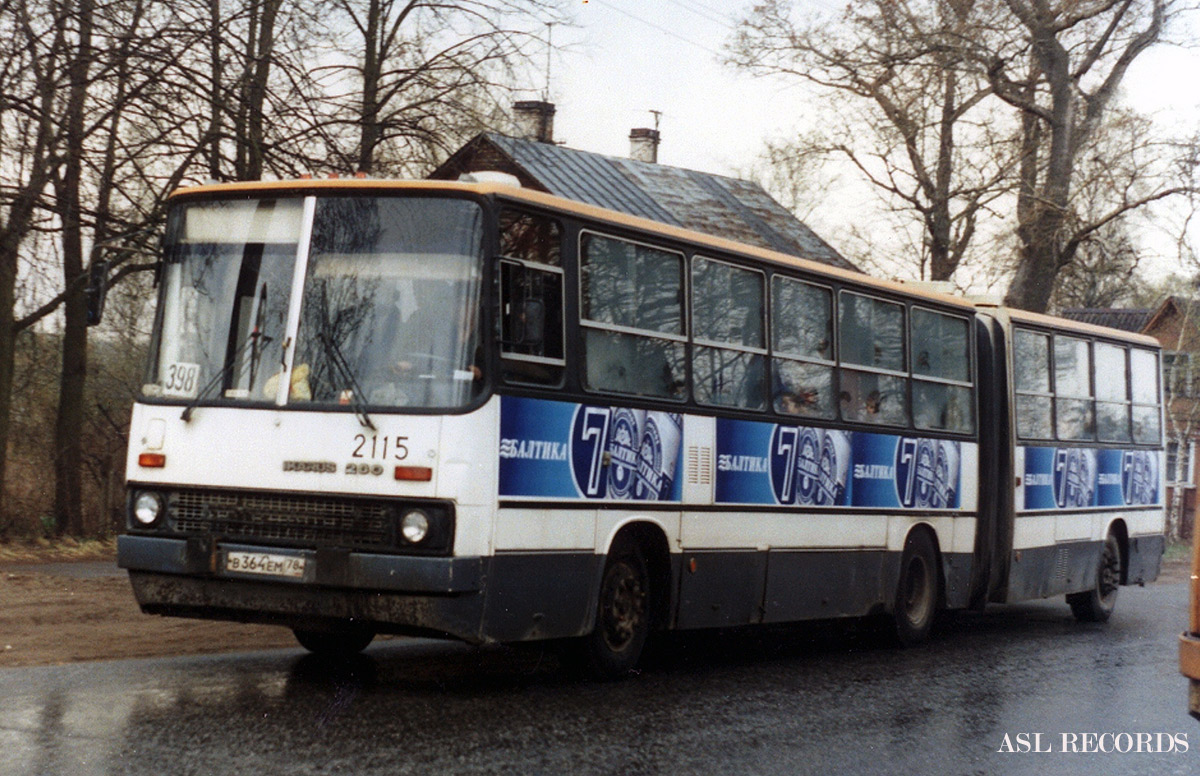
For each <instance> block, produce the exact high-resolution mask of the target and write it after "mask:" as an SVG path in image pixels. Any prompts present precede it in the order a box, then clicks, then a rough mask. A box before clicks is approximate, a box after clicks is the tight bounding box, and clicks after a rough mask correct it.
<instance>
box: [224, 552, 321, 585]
mask: <svg viewBox="0 0 1200 776" xmlns="http://www.w3.org/2000/svg"><path fill="white" fill-rule="evenodd" d="M305 560H306V559H305V558H304V557H302V556H299V555H276V554H275V553H270V552H241V551H230V552H227V553H225V570H226V571H233V572H236V573H238V574H262V575H263V576H268V577H290V578H292V579H299V578H300V577H303V576H304V566H305Z"/></svg>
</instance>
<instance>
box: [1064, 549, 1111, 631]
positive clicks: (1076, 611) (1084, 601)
mask: <svg viewBox="0 0 1200 776" xmlns="http://www.w3.org/2000/svg"><path fill="white" fill-rule="evenodd" d="M1120 585H1121V545H1120V544H1119V543H1118V542H1117V537H1115V536H1113V535H1112V534H1109V535H1108V537H1107V538H1105V540H1104V549H1103V550H1101V551H1100V568H1099V569H1097V571H1096V584H1094V585H1092V589H1091V590H1085V591H1083V592H1082V593H1071V594H1069V595H1068V596H1067V603H1068V604H1070V605H1071V614H1073V615H1075V619H1076V620H1079V621H1080V622H1107V621H1108V618H1109V617H1111V616H1112V613H1113V609H1115V608H1116V606H1117V592H1118V591H1119V590H1120Z"/></svg>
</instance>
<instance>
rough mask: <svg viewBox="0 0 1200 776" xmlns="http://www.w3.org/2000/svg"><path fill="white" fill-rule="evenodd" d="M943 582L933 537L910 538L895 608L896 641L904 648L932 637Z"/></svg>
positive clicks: (918, 535) (893, 609)
mask: <svg viewBox="0 0 1200 776" xmlns="http://www.w3.org/2000/svg"><path fill="white" fill-rule="evenodd" d="M939 580H940V576H939V575H938V570H937V552H936V551H935V550H934V547H933V542H932V541H931V540H930V538H929V535H928V534H926V533H925V532H923V531H917V532H915V533H912V534H909V536H908V539H907V540H906V541H905V542H904V554H903V555H902V556H901V558H900V579H899V583H898V584H897V586H896V601H895V604H894V605H893V608H892V620H893V622H894V624H895V628H896V640H897V641H899V642H900V643H901V644H902V645H904V646H906V647H909V646H912V645H914V644H920V643H921V642H922V641H925V639H927V638H928V637H929V630H930V628H932V627H933V621H934V617H935V616H936V615H937V606H938V591H939V587H940V582H939Z"/></svg>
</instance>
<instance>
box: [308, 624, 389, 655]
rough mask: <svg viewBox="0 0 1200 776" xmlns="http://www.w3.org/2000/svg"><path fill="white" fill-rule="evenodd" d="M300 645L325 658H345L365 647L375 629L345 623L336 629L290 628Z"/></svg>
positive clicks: (373, 635) (371, 638)
mask: <svg viewBox="0 0 1200 776" xmlns="http://www.w3.org/2000/svg"><path fill="white" fill-rule="evenodd" d="M292 633H294V634H295V635H296V641H298V642H300V646H302V647H304V648H305V649H307V650H308V651H309V652H312V653H313V654H314V655H319V656H321V657H327V658H347V657H351V656H352V655H357V654H358V653H359V652H362V651H363V650H364V649H366V648H367V645H368V644H370V643H371V641H372V640H373V639H374V638H375V631H373V630H371V629H370V628H363V627H361V626H358V625H346V626H344V627H342V628H339V629H337V630H307V629H305V628H292Z"/></svg>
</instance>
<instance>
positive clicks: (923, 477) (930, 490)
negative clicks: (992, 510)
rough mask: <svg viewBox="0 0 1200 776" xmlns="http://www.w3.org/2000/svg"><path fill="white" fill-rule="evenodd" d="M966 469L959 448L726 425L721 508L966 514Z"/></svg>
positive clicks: (722, 425) (720, 456) (720, 447)
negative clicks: (769, 506)
mask: <svg viewBox="0 0 1200 776" xmlns="http://www.w3.org/2000/svg"><path fill="white" fill-rule="evenodd" d="M961 461H962V446H961V443H960V442H957V441H954V440H944V439H925V438H921V437H909V436H898V435H894V434H877V433H870V432H860V431H845V430H840V429H826V428H815V427H811V426H793V425H787V424H778V423H758V422H753V421H743V420H729V419H722V418H719V419H717V472H716V501H717V502H718V503H723V504H779V505H785V506H792V505H795V506H814V507H877V508H892V509H958V508H960V507H961V506H962V502H961V496H960V493H961V478H962V466H961Z"/></svg>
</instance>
